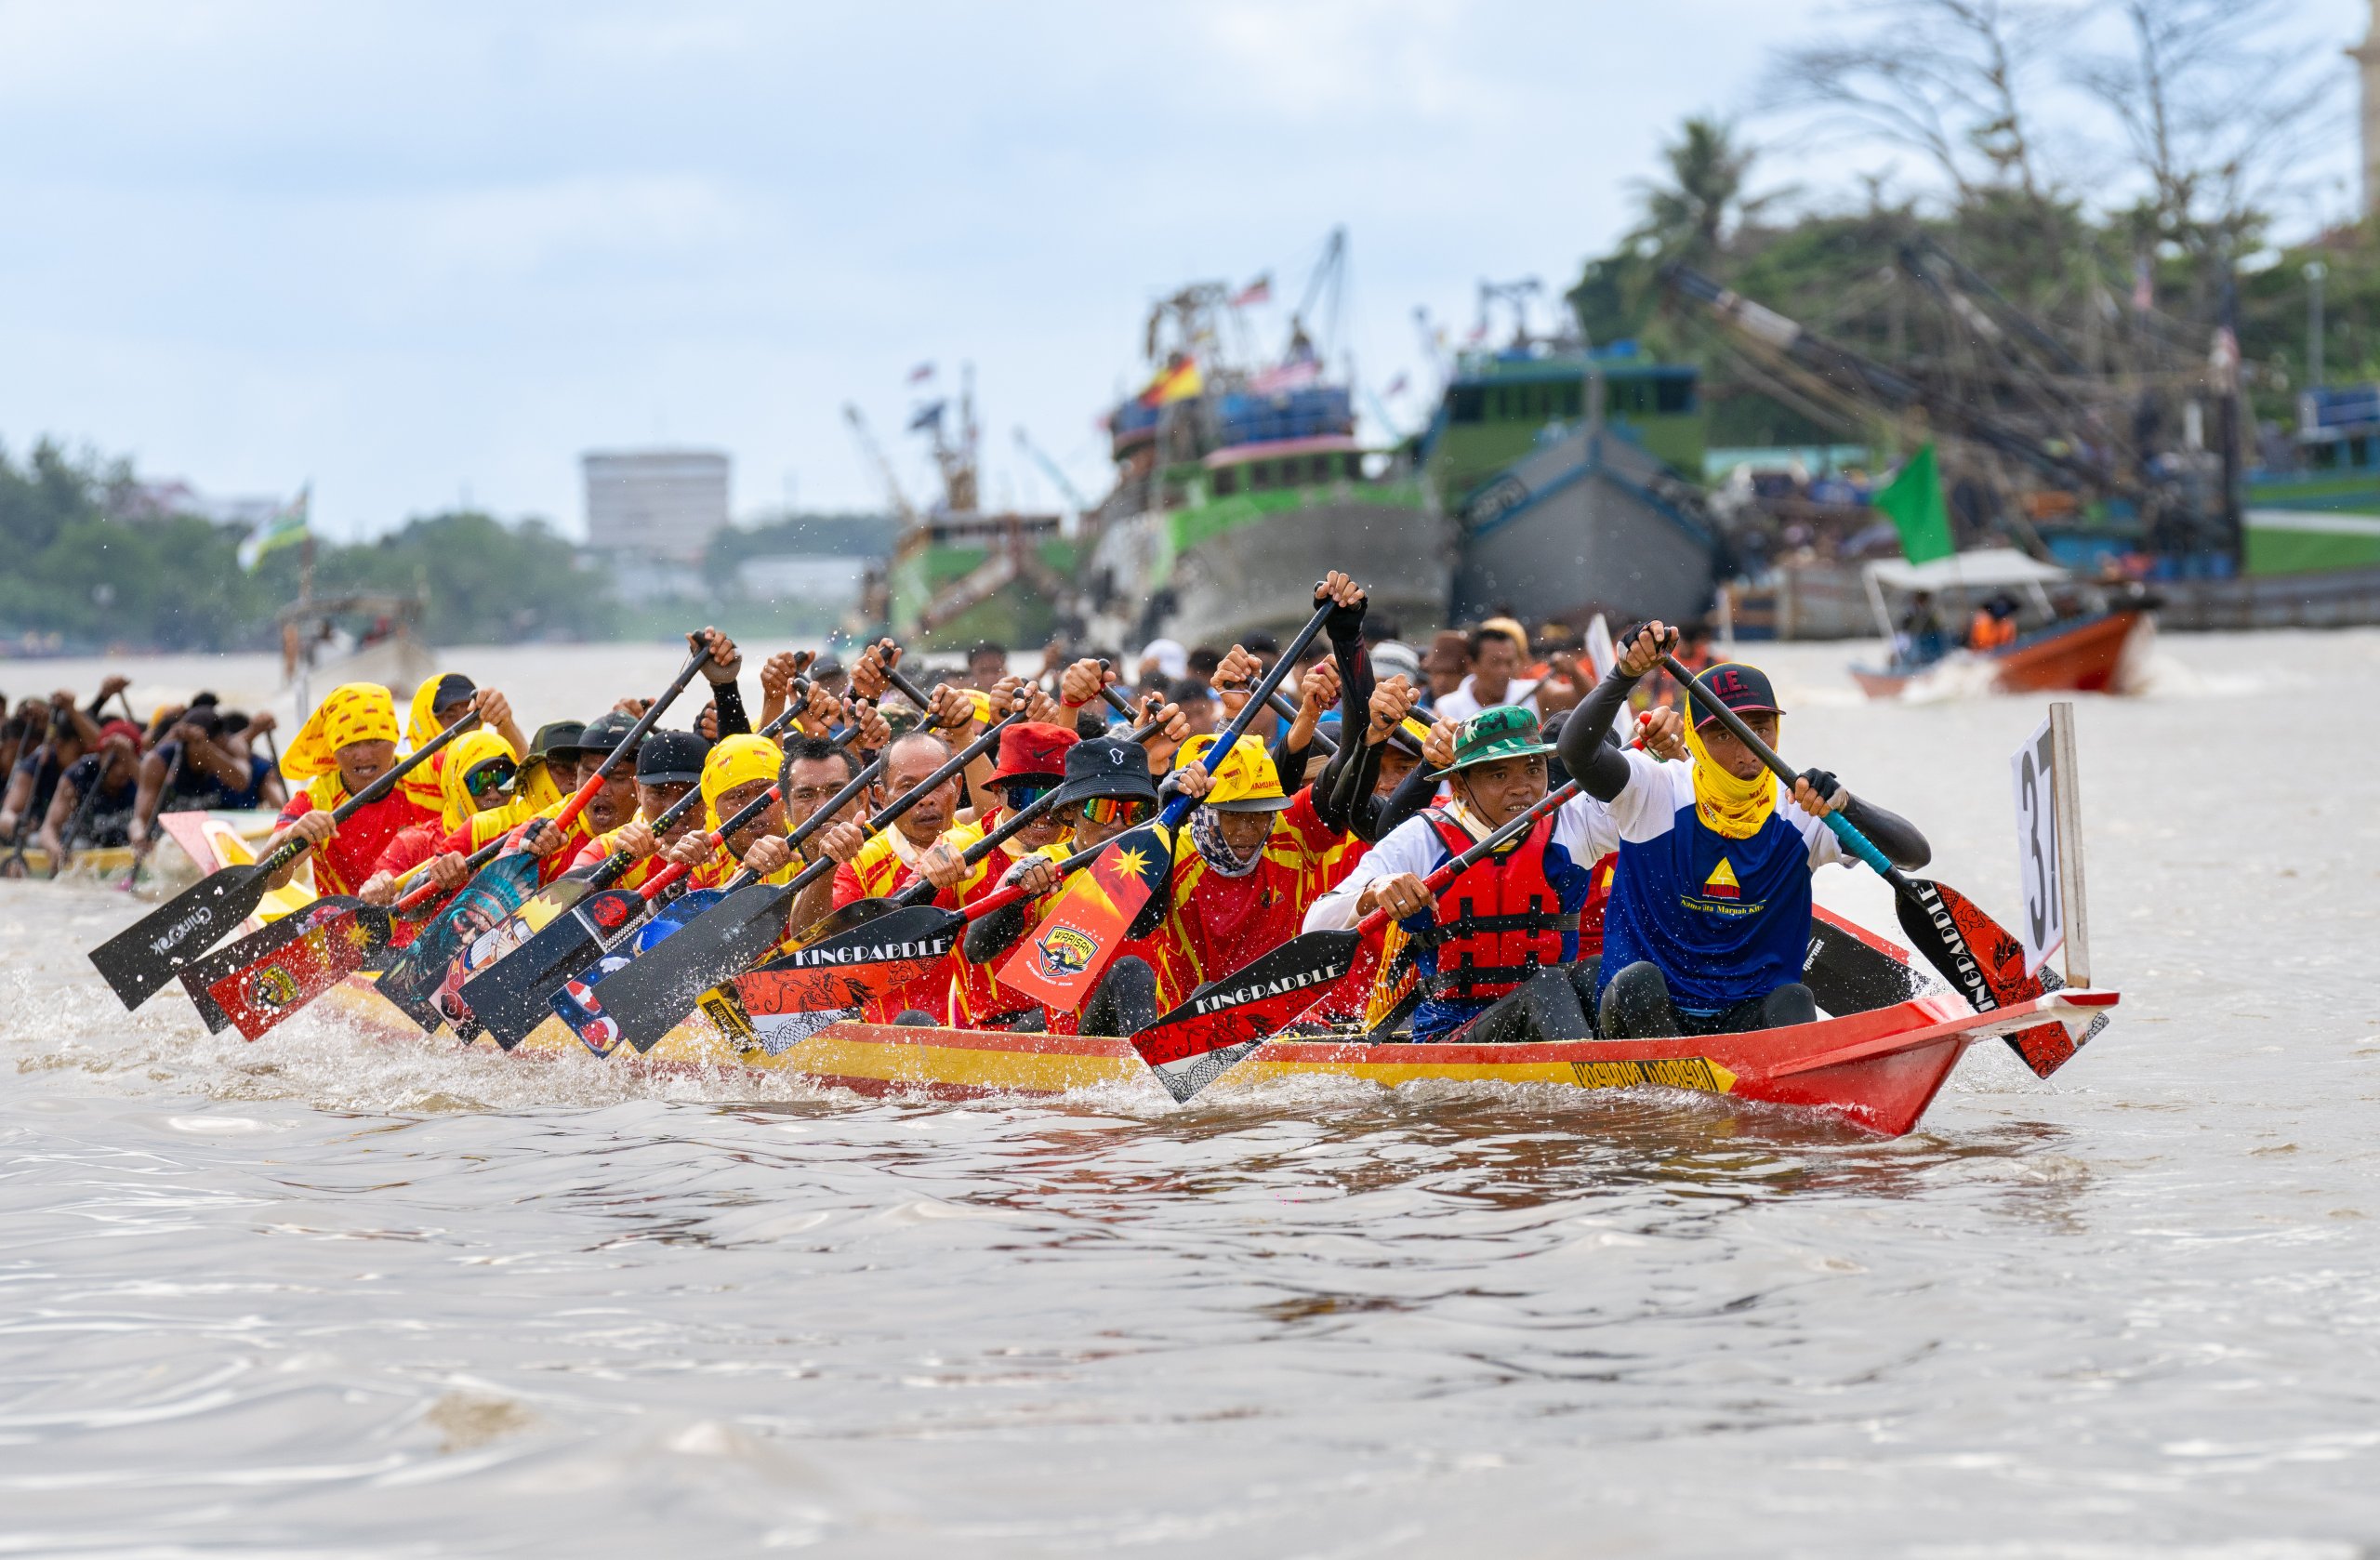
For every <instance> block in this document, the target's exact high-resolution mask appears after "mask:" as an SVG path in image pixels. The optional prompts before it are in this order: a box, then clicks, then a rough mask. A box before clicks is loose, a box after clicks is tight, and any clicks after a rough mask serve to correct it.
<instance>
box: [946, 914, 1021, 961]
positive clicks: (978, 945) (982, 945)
mask: <svg viewBox="0 0 2380 1560" xmlns="http://www.w3.org/2000/svg"><path fill="white" fill-rule="evenodd" d="M1024 935H1025V901H1023V900H1021V899H1020V900H1018V901H1017V902H1016V903H1015V904H1013V905H1003V906H1000V907H999V908H998V909H997V910H990V911H986V912H985V914H983V915H980V916H977V917H976V918H975V919H974V920H972V922H970V923H969V924H968V927H967V935H966V937H965V938H964V939H963V940H962V941H961V942H960V943H959V957H960V958H964V959H965V960H966V961H967V962H968V963H970V964H989V963H990V962H991V961H992V960H993V959H995V958H999V957H1000V955H1002V954H1004V953H1006V952H1008V950H1009V949H1011V948H1012V947H1014V946H1016V945H1017V942H1018V940H1019V939H1020V938H1022V937H1023V936H1024Z"/></svg>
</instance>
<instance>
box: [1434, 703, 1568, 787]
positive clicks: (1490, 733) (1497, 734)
mask: <svg viewBox="0 0 2380 1560" xmlns="http://www.w3.org/2000/svg"><path fill="white" fill-rule="evenodd" d="M1553 751H1554V745H1553V744H1552V743H1550V742H1547V741H1546V740H1545V734H1544V732H1543V731H1542V730H1541V729H1540V727H1539V726H1538V723H1537V717H1536V716H1534V715H1532V714H1530V713H1529V712H1528V711H1527V709H1524V708H1523V707H1520V706H1519V705H1516V704H1500V705H1498V706H1496V707H1494V708H1492V709H1483V710H1481V711H1480V712H1479V713H1478V714H1476V715H1474V716H1473V717H1472V718H1471V719H1470V720H1468V721H1464V722H1463V723H1462V725H1461V727H1460V728H1458V729H1457V731H1456V733H1455V739H1454V762H1452V763H1450V764H1448V765H1447V767H1446V768H1444V769H1442V770H1440V771H1438V773H1436V774H1435V776H1433V778H1434V779H1441V780H1442V779H1444V778H1446V776H1448V775H1449V774H1452V773H1455V771H1457V770H1461V769H1469V768H1471V767H1472V766H1473V765H1474V764H1491V763H1494V762H1495V761H1496V760H1499V759H1528V758H1536V757H1540V756H1541V755H1543V754H1547V753H1551V752H1553Z"/></svg>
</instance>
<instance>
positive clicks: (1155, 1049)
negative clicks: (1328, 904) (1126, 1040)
mask: <svg viewBox="0 0 2380 1560" xmlns="http://www.w3.org/2000/svg"><path fill="white" fill-rule="evenodd" d="M1362 941H1363V939H1362V938H1360V937H1358V936H1357V935H1356V934H1355V932H1307V933H1305V935H1303V936H1302V937H1293V938H1291V939H1290V940H1289V941H1288V942H1286V943H1284V944H1282V945H1280V946H1279V947H1277V948H1275V949H1274V950H1273V951H1272V952H1271V953H1268V954H1266V955H1265V956H1264V957H1263V958H1259V959H1256V960H1253V961H1252V962H1250V963H1248V964H1245V965H1242V966H1241V967H1240V968H1239V969H1238V970H1236V971H1234V972H1232V973H1231V974H1229V975H1226V976H1224V977H1223V979H1221V980H1216V981H1209V982H1208V983H1207V984H1206V985H1202V986H1200V987H1199V988H1198V989H1197V990H1196V991H1194V992H1192V993H1191V994H1190V996H1189V998H1188V999H1187V1000H1185V1001H1184V1002H1183V1004H1182V1005H1181V1006H1180V1007H1178V1008H1176V1009H1174V1010H1173V1011H1171V1012H1170V1013H1166V1014H1164V1015H1163V1016H1161V1017H1160V1018H1158V1019H1157V1022H1156V1023H1154V1024H1152V1025H1149V1026H1148V1027H1147V1028H1145V1029H1143V1030H1142V1031H1140V1032H1139V1033H1138V1034H1136V1035H1134V1036H1133V1037H1132V1049H1133V1050H1135V1051H1139V1052H1140V1053H1141V1060H1142V1061H1144V1062H1146V1063H1147V1064H1149V1067H1150V1070H1151V1071H1153V1072H1155V1073H1156V1074H1157V1081H1158V1082H1160V1083H1162V1084H1164V1085H1165V1090H1166V1092H1167V1093H1169V1094H1171V1095H1172V1096H1173V1097H1174V1099H1175V1100H1176V1101H1177V1102H1181V1101H1187V1100H1188V1099H1189V1098H1190V1097H1191V1096H1192V1095H1194V1094H1196V1093H1197V1092H1198V1091H1199V1090H1201V1089H1204V1088H1205V1087H1206V1086H1207V1085H1208V1084H1210V1083H1211V1082H1213V1081H1214V1079H1215V1078H1216V1077H1220V1076H1221V1075H1222V1074H1223V1071H1224V1070H1225V1069H1227V1068H1228V1067H1230V1066H1231V1064H1233V1063H1235V1062H1236V1061H1238V1060H1239V1059H1240V1058H1241V1057H1242V1056H1245V1055H1247V1054H1248V1052H1249V1051H1250V1050H1252V1049H1253V1048H1254V1047H1255V1046H1256V1045H1257V1044H1259V1043H1260V1042H1261V1041H1263V1038H1264V1037H1265V1036H1267V1035H1269V1034H1271V1033H1272V1032H1273V1031H1274V1030H1276V1029H1277V1028H1279V1027H1280V1026H1281V1025H1283V1024H1286V1023H1288V1022H1289V1020H1290V1019H1292V1018H1295V1017H1297V1016H1298V1015H1299V1014H1300V1013H1302V1012H1303V1011H1306V1010H1307V1009H1308V1008H1310V1007H1312V1006H1313V1005H1314V1000H1315V998H1316V997H1319V996H1320V995H1321V994H1322V988H1323V987H1325V986H1329V985H1334V984H1336V983H1337V982H1338V981H1339V980H1341V979H1342V978H1343V977H1344V976H1345V975H1346V973H1347V972H1348V971H1349V970H1351V969H1353V968H1354V967H1355V949H1356V947H1357V946H1358V945H1361V943H1362Z"/></svg>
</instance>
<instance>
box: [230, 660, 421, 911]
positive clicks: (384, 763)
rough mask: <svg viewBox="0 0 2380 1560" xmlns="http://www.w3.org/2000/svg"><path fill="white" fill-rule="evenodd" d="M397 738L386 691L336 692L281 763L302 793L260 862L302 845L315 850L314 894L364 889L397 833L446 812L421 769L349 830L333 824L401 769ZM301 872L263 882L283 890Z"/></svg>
mask: <svg viewBox="0 0 2380 1560" xmlns="http://www.w3.org/2000/svg"><path fill="white" fill-rule="evenodd" d="M397 735H398V730H397V709H396V702H395V701H394V700H393V699H391V698H390V696H389V691H388V690H387V689H386V688H383V687H381V686H380V685H379V684H377V683H375V682H347V683H341V684H340V685H339V686H338V687H337V688H334V689H332V690H331V691H330V694H329V695H328V696H327V697H325V698H324V700H323V702H322V703H321V704H319V705H317V706H316V707H314V712H313V713H312V714H311V715H309V716H308V717H307V718H306V723H305V725H303V726H302V727H300V728H299V729H298V734H297V736H296V737H295V738H294V739H292V740H291V742H290V744H289V747H287V749H286V750H284V752H283V753H282V755H281V772H282V773H284V774H285V775H287V776H288V777H289V778H290V779H291V780H292V781H293V782H302V785H301V786H300V788H299V789H298V794H297V795H296V796H293V797H291V798H290V799H289V804H288V805H287V806H286V807H284V808H283V809H282V810H281V817H280V820H279V826H277V827H276V828H275V829H274V830H273V832H272V837H271V839H267V840H266V841H265V843H264V845H263V846H262V847H261V848H260V849H259V850H258V856H263V855H267V854H269V853H271V851H272V850H273V848H274V847H275V846H277V845H279V844H280V843H281V842H282V841H284V839H292V838H297V839H304V840H306V841H307V843H309V844H310V845H311V846H312V847H313V851H312V853H311V854H312V856H313V861H314V892H317V893H323V894H333V893H350V894H351V893H353V892H355V891H356V890H357V889H358V888H360V887H362V886H363V884H364V879H367V878H369V877H370V876H371V875H372V867H373V865H374V864H375V863H377V861H378V860H379V859H380V853H381V852H382V851H385V850H387V849H388V846H389V841H390V839H392V838H394V837H395V835H396V833H397V831H398V830H400V829H402V828H403V827H404V826H406V825H408V824H414V823H418V822H420V821H422V820H423V819H426V818H435V817H437V816H438V814H439V811H440V808H441V806H442V798H441V796H440V794H439V787H438V781H437V780H436V779H435V778H434V777H433V776H431V775H430V774H427V773H423V771H422V770H421V769H417V770H414V771H412V772H411V773H408V774H406V775H405V777H404V778H403V780H401V781H399V782H398V783H397V785H396V787H395V788H394V789H393V790H391V791H390V793H389V794H388V795H387V796H384V797H382V798H381V799H380V800H377V801H376V802H374V803H372V805H370V806H369V807H365V808H364V809H362V810H361V811H359V812H357V813H354V814H353V815H352V816H350V817H349V818H348V819H347V821H346V822H345V823H342V824H333V823H332V822H331V816H330V815H331V810H332V809H333V808H335V807H337V806H338V804H339V803H340V802H342V801H345V800H347V799H348V798H349V797H350V796H353V795H355V794H356V793H358V792H360V791H362V790H363V789H364V787H367V786H369V785H370V784H371V783H372V782H373V781H375V780H377V779H378V778H379V777H380V776H381V775H383V774H385V773H388V772H389V771H390V769H392V768H394V767H395V766H396V761H397ZM424 767H425V768H426V767H427V766H424ZM300 859H303V858H302V857H301V858H300ZM297 869H298V864H297V862H295V861H293V862H291V863H290V864H289V865H287V866H284V867H282V868H281V869H280V870H279V871H278V872H275V873H274V874H273V875H272V876H271V878H269V879H266V881H267V883H268V885H269V886H270V887H271V888H280V887H283V886H284V885H285V884H286V883H287V882H288V881H289V879H290V875H291V874H292V873H294V872H296V871H297Z"/></svg>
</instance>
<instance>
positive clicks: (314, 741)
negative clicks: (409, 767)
mask: <svg viewBox="0 0 2380 1560" xmlns="http://www.w3.org/2000/svg"><path fill="white" fill-rule="evenodd" d="M396 740H397V705H396V700H395V699H393V698H391V697H390V694H389V691H388V690H387V689H386V688H383V687H381V686H380V685H379V684H378V683H377V682H343V683H341V684H340V685H339V686H337V687H336V688H334V689H332V690H331V691H330V693H329V694H328V695H327V696H325V697H324V700H323V702H322V703H320V704H318V705H316V706H315V707H314V712H313V713H312V714H311V715H309V716H307V717H306V723H305V724H304V725H303V726H301V727H299V728H298V735H297V736H296V737H295V738H294V739H293V740H292V741H291V742H290V744H289V747H288V750H287V751H286V752H284V753H283V754H282V755H281V773H284V775H286V776H288V777H289V778H290V779H292V780H302V781H304V782H305V783H306V794H307V796H308V797H310V798H311V799H312V800H313V803H314V805H315V806H316V807H319V808H324V809H329V808H333V807H336V806H337V805H338V804H339V803H340V802H342V801H344V800H347V782H346V780H345V779H343V778H342V777H341V776H340V774H339V770H338V750H339V749H340V748H342V747H348V746H350V744H353V743H358V742H394V741H396ZM397 788H398V789H399V790H401V791H403V793H404V794H405V795H406V796H407V797H408V798H410V799H411V800H413V801H414V802H415V803H416V804H417V805H418V806H419V807H421V808H422V809H423V810H425V811H427V812H433V813H434V812H437V811H439V810H440V807H441V804H442V801H443V799H442V798H441V797H440V795H439V792H438V782H437V780H436V779H435V778H434V777H433V776H431V775H428V774H425V773H422V772H421V771H419V770H415V771H413V772H412V773H409V774H407V775H406V776H405V777H404V779H403V780H402V781H400V782H398V787H397Z"/></svg>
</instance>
